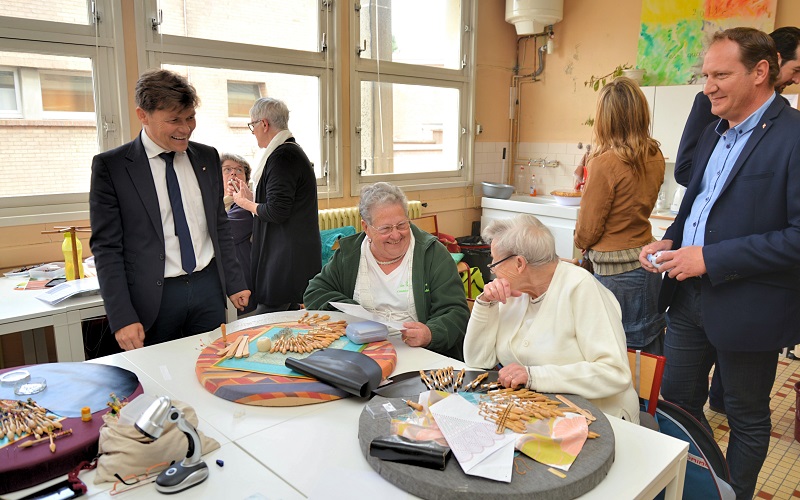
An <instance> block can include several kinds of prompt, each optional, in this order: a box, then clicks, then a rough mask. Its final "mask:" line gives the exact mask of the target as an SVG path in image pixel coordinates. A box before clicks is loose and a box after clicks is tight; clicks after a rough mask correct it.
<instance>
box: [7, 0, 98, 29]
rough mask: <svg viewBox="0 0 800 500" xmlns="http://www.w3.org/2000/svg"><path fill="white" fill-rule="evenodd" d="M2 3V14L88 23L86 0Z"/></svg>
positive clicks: (33, 0)
mask: <svg viewBox="0 0 800 500" xmlns="http://www.w3.org/2000/svg"><path fill="white" fill-rule="evenodd" d="M2 3H3V12H2V15H4V16H9V17H21V18H24V19H36V20H39V21H54V22H58V23H70V24H89V6H88V3H89V2H88V0H58V1H56V2H53V1H52V0H16V1H6V2H2Z"/></svg>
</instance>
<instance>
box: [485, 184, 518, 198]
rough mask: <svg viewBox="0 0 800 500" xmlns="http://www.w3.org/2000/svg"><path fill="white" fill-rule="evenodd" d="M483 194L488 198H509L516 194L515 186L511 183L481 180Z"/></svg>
mask: <svg viewBox="0 0 800 500" xmlns="http://www.w3.org/2000/svg"><path fill="white" fill-rule="evenodd" d="M481 185H482V186H483V195H484V196H486V197H487V198H497V199H500V200H507V199H509V198H511V195H512V194H514V186H512V185H510V184H499V183H497V182H481Z"/></svg>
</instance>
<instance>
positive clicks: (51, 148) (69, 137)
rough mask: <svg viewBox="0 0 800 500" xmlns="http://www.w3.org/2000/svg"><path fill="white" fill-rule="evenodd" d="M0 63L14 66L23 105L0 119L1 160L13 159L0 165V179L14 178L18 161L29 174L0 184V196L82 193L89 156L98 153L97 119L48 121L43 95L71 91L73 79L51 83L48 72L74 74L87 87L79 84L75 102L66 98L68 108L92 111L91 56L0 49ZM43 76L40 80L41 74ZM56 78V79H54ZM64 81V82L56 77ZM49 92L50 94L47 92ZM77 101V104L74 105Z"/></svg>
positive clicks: (50, 118)
mask: <svg viewBox="0 0 800 500" xmlns="http://www.w3.org/2000/svg"><path fill="white" fill-rule="evenodd" d="M0 66H3V67H5V68H17V69H16V71H17V75H18V82H19V86H20V88H19V91H20V93H21V98H22V99H21V100H22V102H23V103H24V106H23V109H22V110H21V113H20V115H19V116H18V117H15V118H7V119H3V120H0V158H13V159H14V161H6V162H2V163H0V178H2V179H13V178H16V177H18V176H19V164H20V162H23V163H24V164H25V165H26V171H27V172H28V174H29V175H26V176H25V181H24V182H4V183H0V196H26V195H31V194H58V193H86V192H88V191H89V176H90V171H91V166H92V157H93V156H94V155H96V154H97V153H98V151H99V146H98V144H99V141H98V135H97V123H96V120H95V118H94V115H93V114H89V115H88V116H89V118H88V119H82V118H77V117H76V116H75V115H66V116H65V118H64V119H53V115H51V114H48V115H47V116H43V114H44V113H45V109H44V101H43V97H44V95H45V94H47V93H51V92H50V91H47V92H45V91H43V87H48V85H49V87H48V88H50V89H52V90H53V92H52V93H55V94H58V93H59V92H65V93H62V94H61V95H62V96H67V97H69V96H70V95H71V94H72V95H75V94H76V92H75V87H74V86H73V85H72V84H74V83H75V82H74V81H72V80H71V79H67V81H68V82H72V83H71V84H66V87H65V86H64V85H61V87H60V90H59V86H58V85H55V83H54V82H53V81H50V83H44V82H45V81H47V75H60V76H64V75H67V76H70V77H71V76H75V75H79V77H78V81H85V80H88V82H89V86H88V88H86V87H85V86H84V85H78V90H79V92H77V95H80V96H81V97H80V98H78V99H77V101H76V100H75V99H73V98H71V97H69V98H68V99H67V102H68V104H69V105H70V106H75V105H77V104H80V105H82V106H83V107H84V109H87V106H89V105H87V104H86V103H87V102H89V103H91V105H90V106H89V107H88V111H92V110H93V109H94V104H93V103H94V95H93V93H92V86H91V81H92V60H91V59H89V58H83V57H65V56H54V55H48V54H34V53H21V52H0ZM43 75H44V79H43V78H42V76H43ZM83 75H85V76H83ZM55 82H59V79H58V78H56V79H55ZM61 83H62V84H63V81H61ZM52 93H51V94H52ZM76 103H77V104H76Z"/></svg>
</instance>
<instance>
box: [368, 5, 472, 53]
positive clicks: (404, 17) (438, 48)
mask: <svg viewBox="0 0 800 500" xmlns="http://www.w3.org/2000/svg"><path fill="white" fill-rule="evenodd" d="M360 12H361V14H360V17H361V38H360V39H359V40H360V45H361V48H364V46H365V43H364V42H365V41H366V51H365V52H362V53H361V57H365V58H370V59H379V60H381V61H394V62H400V63H406V64H420V65H425V66H434V67H440V68H449V69H461V62H460V54H461V35H462V34H463V29H462V22H461V0H366V1H362V2H361V11H360Z"/></svg>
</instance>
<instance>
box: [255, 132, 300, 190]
mask: <svg viewBox="0 0 800 500" xmlns="http://www.w3.org/2000/svg"><path fill="white" fill-rule="evenodd" d="M289 137H292V133H291V132H290V131H289V130H288V129H286V130H281V131H280V132H278V133H277V134H276V135H275V137H273V138H272V140H271V141H269V144H267V147H266V148H264V153H263V155H262V156H261V158H263V159H264V160H263V161H260V162H258V164H257V165H258V166H257V167H256V169H255V171H254V172H253V176H252V177H253V186H254V187H255V188H256V189H258V183H259V182H260V181H261V176H262V175H263V174H264V167H265V166H266V164H267V160H269V155H271V154H272V152H273V151H275V149H277V148H278V146H280V145H281V144H283V143H284V142H286V139H288V138H289Z"/></svg>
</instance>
